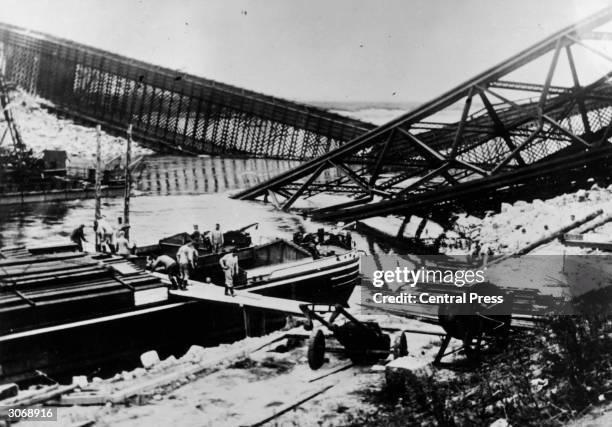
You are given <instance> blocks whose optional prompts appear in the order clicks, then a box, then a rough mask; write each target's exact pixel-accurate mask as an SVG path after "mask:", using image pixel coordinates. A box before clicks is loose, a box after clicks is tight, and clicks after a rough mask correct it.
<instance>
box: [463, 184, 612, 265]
mask: <svg viewBox="0 0 612 427" xmlns="http://www.w3.org/2000/svg"><path fill="white" fill-rule="evenodd" d="M598 209H603V211H604V215H606V214H610V213H612V185H610V186H609V187H608V188H600V187H599V186H597V184H594V185H593V186H592V187H591V189H589V190H578V191H577V192H575V193H570V194H562V195H560V196H557V197H554V198H552V199H548V200H545V201H543V200H540V199H535V200H533V201H532V202H530V203H528V202H525V201H522V200H519V201H517V202H515V203H514V204H509V203H502V204H501V209H500V212H499V213H491V214H489V215H487V216H486V217H485V218H484V219H483V220H482V221H480V224H474V221H470V217H467V218H466V219H465V221H468V222H470V223H469V224H467V223H466V224H461V225H464V226H466V225H468V226H470V227H471V228H474V231H475V233H474V234H475V235H476V236H477V239H478V241H479V242H480V243H481V244H482V245H485V244H486V245H490V246H491V247H492V248H494V250H495V251H496V252H502V253H511V252H514V251H516V250H517V249H519V248H522V247H524V246H526V245H528V244H530V243H533V242H535V241H537V240H538V239H540V238H542V237H544V236H546V235H549V234H551V233H552V232H554V231H556V230H559V229H561V228H562V227H564V226H567V225H569V224H571V223H572V222H573V221H575V220H578V219H581V218H583V217H585V216H586V215H588V214H590V213H592V212H594V211H596V210H598ZM597 232H599V233H607V234H609V233H610V232H612V224H610V223H608V224H606V225H604V226H602V227H601V228H600V229H598V230H597Z"/></svg>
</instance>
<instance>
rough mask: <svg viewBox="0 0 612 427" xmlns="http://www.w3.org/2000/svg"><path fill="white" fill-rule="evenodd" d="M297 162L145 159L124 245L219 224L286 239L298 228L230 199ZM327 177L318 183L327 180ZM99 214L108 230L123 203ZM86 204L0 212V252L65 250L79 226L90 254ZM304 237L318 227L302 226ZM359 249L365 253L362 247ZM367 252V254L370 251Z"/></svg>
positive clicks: (116, 201) (90, 207) (108, 203)
mask: <svg viewBox="0 0 612 427" xmlns="http://www.w3.org/2000/svg"><path fill="white" fill-rule="evenodd" d="M297 164H298V162H295V161H283V160H265V159H233V158H222V157H179V156H152V157H149V158H146V159H145V160H144V161H143V163H142V164H141V165H140V166H139V167H138V168H137V170H136V172H135V174H134V181H133V182H134V189H135V190H136V191H135V192H136V193H137V194H138V193H139V192H141V193H140V194H142V195H140V196H139V197H134V198H132V201H131V214H130V223H131V225H132V231H131V237H132V238H133V239H134V240H135V241H136V243H137V244H139V245H146V244H152V243H155V242H157V241H158V240H159V239H160V238H161V237H164V236H168V235H171V234H175V233H179V232H182V231H191V230H192V229H193V225H194V224H198V225H199V227H200V230H209V229H212V228H213V227H214V224H215V223H220V224H221V226H222V228H223V229H224V230H231V229H237V228H240V227H244V226H245V225H248V224H251V223H253V222H259V223H260V227H259V229H258V230H253V229H251V230H250V232H251V234H252V235H253V242H255V243H259V242H260V240H262V239H267V238H272V237H283V238H291V237H292V234H293V232H294V231H296V229H297V226H298V225H299V224H300V223H303V220H302V219H301V218H300V217H298V216H296V215H292V214H288V213H284V212H279V211H278V210H275V209H274V208H273V207H272V206H271V205H264V204H261V203H257V202H247V201H239V200H232V199H230V198H229V194H230V192H233V191H235V190H237V189H239V188H247V187H248V186H252V185H255V184H257V183H259V182H261V181H262V180H264V179H268V178H270V177H272V176H274V175H277V174H279V173H281V172H283V171H286V170H288V169H290V168H292V167H294V166H296V165H297ZM332 174H333V171H332V172H329V173H328V175H329V176H325V177H323V178H325V179H330V178H333V176H332ZM102 213H103V214H104V215H105V216H106V218H107V219H108V221H109V222H110V223H111V224H116V223H117V218H118V217H121V216H123V199H122V198H121V197H118V198H110V199H104V200H103V202H102ZM93 217H94V200H75V201H57V202H53V203H40V204H24V205H21V206H20V205H12V206H2V205H0V247H4V246H13V245H43V244H50V243H58V242H63V243H65V242H67V241H68V237H69V235H70V232H71V231H72V230H73V229H74V228H75V227H77V226H78V225H79V224H81V223H82V224H85V225H86V227H87V228H86V236H87V237H88V238H89V240H90V242H89V243H88V245H89V246H88V245H87V244H86V246H85V247H86V249H93V243H92V242H91V240H93V229H92V224H93V219H94V218H93ZM303 225H304V226H305V228H306V229H307V230H309V231H315V230H316V228H317V227H319V226H320V225H317V224H311V223H308V222H306V223H305V224H303ZM358 243H363V246H364V247H363V249H367V248H368V246H369V245H367V244H366V243H365V242H364V241H362V242H358ZM370 248H371V246H370Z"/></svg>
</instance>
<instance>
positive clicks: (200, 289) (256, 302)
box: [153, 273, 306, 316]
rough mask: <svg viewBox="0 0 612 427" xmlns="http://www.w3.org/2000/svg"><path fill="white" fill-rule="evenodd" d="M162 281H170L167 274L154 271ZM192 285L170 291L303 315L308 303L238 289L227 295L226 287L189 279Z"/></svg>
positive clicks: (180, 295)
mask: <svg viewBox="0 0 612 427" xmlns="http://www.w3.org/2000/svg"><path fill="white" fill-rule="evenodd" d="M153 274H155V275H156V276H157V277H159V278H160V279H162V282H164V283H168V279H167V276H165V275H162V274H161V273H153ZM189 282H190V283H191V284H192V286H191V287H190V288H189V289H188V290H186V291H170V292H169V293H170V294H172V295H175V296H177V297H183V298H188V299H193V300H200V301H210V302H218V303H222V304H231V305H235V306H239V307H254V308H262V309H267V310H273V311H280V312H284V313H289V314H294V315H298V316H303V315H304V313H303V312H302V310H300V305H301V304H306V302H304V301H296V300H289V299H284V298H275V297H268V296H264V295H259V294H255V293H251V292H249V291H244V290H243V291H236V296H235V297H232V296H229V295H225V291H224V288H222V287H220V286H215V285H211V284H207V283H202V282H197V281H195V280H189Z"/></svg>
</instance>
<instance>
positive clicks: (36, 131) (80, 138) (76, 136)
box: [11, 92, 153, 168]
mask: <svg viewBox="0 0 612 427" xmlns="http://www.w3.org/2000/svg"><path fill="white" fill-rule="evenodd" d="M44 106H51V104H50V103H49V102H48V101H45V100H42V99H40V98H36V97H34V96H32V95H29V94H27V93H25V92H17V93H14V94H13V101H12V103H11V108H12V111H13V116H14V118H15V121H16V123H17V126H18V128H19V130H20V132H21V135H22V138H23V141H24V143H25V144H26V146H27V147H28V148H31V149H32V150H33V151H34V153H35V154H37V155H40V154H41V153H42V152H43V150H65V151H66V152H67V154H68V159H69V167H71V168H92V167H95V161H96V129H95V127H93V126H92V127H88V126H83V125H79V124H76V123H74V122H73V121H72V120H69V119H65V118H59V117H57V116H56V115H54V114H52V113H50V112H49V111H48V110H47V109H45V108H44ZM100 139H101V151H102V159H103V162H104V163H106V162H108V161H110V160H112V159H115V158H117V157H118V156H121V155H124V153H125V149H126V140H125V139H124V138H118V137H116V136H113V135H109V134H108V133H106V132H102V134H101V138H100ZM146 154H153V151H152V150H149V149H147V148H144V147H142V146H140V145H138V144H136V143H133V144H132V157H133V158H136V157H137V156H140V155H146Z"/></svg>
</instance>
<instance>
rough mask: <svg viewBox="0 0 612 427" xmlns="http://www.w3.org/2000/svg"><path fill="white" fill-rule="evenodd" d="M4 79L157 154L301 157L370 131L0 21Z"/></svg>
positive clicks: (321, 113) (348, 120)
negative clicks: (128, 136) (130, 131)
mask: <svg viewBox="0 0 612 427" xmlns="http://www.w3.org/2000/svg"><path fill="white" fill-rule="evenodd" d="M0 69H2V70H4V72H5V76H4V77H5V79H6V80H8V81H10V82H12V83H15V84H17V85H18V86H19V87H21V88H22V89H24V90H25V91H27V92H29V93H32V94H35V95H38V96H40V97H42V98H44V99H46V100H49V101H51V102H52V104H53V107H54V108H56V109H57V110H60V111H61V112H64V113H67V114H69V115H73V116H76V117H78V118H80V119H84V120H87V121H91V122H94V123H100V124H101V125H102V126H103V127H104V129H105V130H106V131H109V132H116V133H120V134H125V131H126V129H127V126H128V124H132V125H133V135H134V137H135V138H136V139H137V140H139V141H140V142H141V143H144V144H145V145H147V146H149V147H150V148H152V149H154V150H156V151H159V152H179V153H187V154H228V155H248V156H249V157H266V158H276V159H291V160H304V159H309V158H314V157H317V156H319V155H321V154H323V153H326V152H327V151H329V150H332V149H334V148H336V147H339V146H341V145H342V144H343V143H345V142H347V141H349V140H351V139H353V138H355V137H356V136H357V135H360V134H362V133H364V132H365V131H367V130H369V129H372V128H374V127H375V126H374V125H372V124H370V123H366V122H362V121H359V120H355V119H351V118H348V117H344V116H341V115H339V114H335V113H332V112H329V111H327V110H325V109H322V108H317V107H314V106H310V105H306V104H302V103H298V102H294V101H290V100H286V99H282V98H278V97H273V96H269V95H264V94H261V93H258V92H255V91H250V90H246V89H243V88H239V87H235V86H231V85H228V84H224V83H220V82H217V81H213V80H209V79H205V78H201V77H198V76H194V75H191V74H187V73H183V72H180V71H176V70H171V69H167V68H163V67H159V66H156V65H152V64H148V63H146V62H143V61H137V60H134V59H132V58H128V57H124V56H121V55H117V54H114V53H111V52H107V51H104V50H101V49H96V48H93V47H90V46H86V45H83V44H79V43H75V42H73V41H70V40H66V39H62V38H59V37H54V36H51V35H49V34H44V33H39V32H35V31H30V30H25V29H23V28H19V27H16V26H12V25H8V24H2V23H0Z"/></svg>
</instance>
